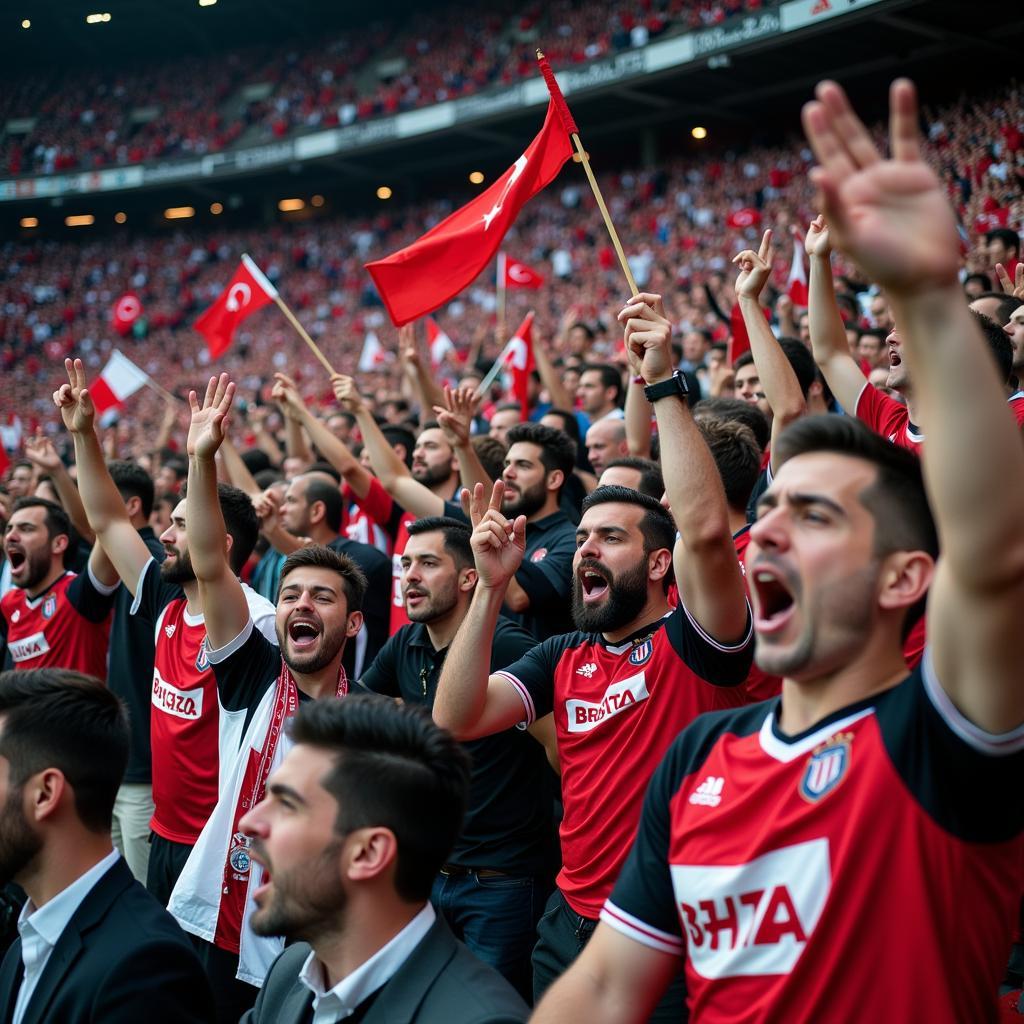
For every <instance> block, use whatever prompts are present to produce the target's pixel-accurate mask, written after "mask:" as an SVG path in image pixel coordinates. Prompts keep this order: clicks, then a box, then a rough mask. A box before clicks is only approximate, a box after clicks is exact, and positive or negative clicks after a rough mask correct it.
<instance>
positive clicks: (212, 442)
mask: <svg viewBox="0 0 1024 1024" xmlns="http://www.w3.org/2000/svg"><path fill="white" fill-rule="evenodd" d="M234 397H235V385H234V382H233V381H231V380H229V379H228V375H227V374H226V373H222V374H221V375H220V376H219V377H211V378H210V382H209V384H207V386H206V395H205V396H204V398H203V404H202V405H200V404H199V401H198V399H197V397H196V393H195V392H194V391H190V392H189V394H188V403H189V406H190V407H191V409H192V422H191V423H190V424H189V427H188V440H187V441H186V442H185V447H186V450H187V451H188V454H189V457H192V456H195V457H196V458H199V459H212V458H213V456H214V455H216V453H217V449H218V448H220V446H221V443H222V442H223V440H224V424H225V420H226V419H227V415H228V411H229V410H230V408H231V402H232V400H233V399H234Z"/></svg>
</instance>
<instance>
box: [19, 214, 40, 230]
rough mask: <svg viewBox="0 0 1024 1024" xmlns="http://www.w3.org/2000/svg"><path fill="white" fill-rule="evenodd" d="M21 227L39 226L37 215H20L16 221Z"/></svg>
mask: <svg viewBox="0 0 1024 1024" xmlns="http://www.w3.org/2000/svg"><path fill="white" fill-rule="evenodd" d="M18 223H20V224H21V226H22V227H23V228H37V227H39V218H38V217H22V218H21V220H20V221H19V222H18Z"/></svg>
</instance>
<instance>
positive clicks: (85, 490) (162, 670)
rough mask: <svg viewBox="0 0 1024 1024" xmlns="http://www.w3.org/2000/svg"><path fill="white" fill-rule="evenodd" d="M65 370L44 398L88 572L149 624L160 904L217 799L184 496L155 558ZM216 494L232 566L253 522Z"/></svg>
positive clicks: (237, 494) (153, 845) (263, 603)
mask: <svg viewBox="0 0 1024 1024" xmlns="http://www.w3.org/2000/svg"><path fill="white" fill-rule="evenodd" d="M65 367H66V369H67V372H68V381H69V382H68V383H67V384H64V385H62V386H61V387H60V388H59V389H58V390H57V391H56V392H55V393H54V401H55V403H56V404H57V406H58V408H60V411H61V416H62V417H63V419H64V425H65V426H66V427H67V429H68V431H69V432H70V433H71V436H72V437H73V438H74V442H75V461H76V462H77V464H78V484H79V492H80V494H81V496H82V504H83V505H84V506H85V512H86V515H87V516H88V518H89V525H90V526H91V527H92V528H93V530H94V532H95V534H96V541H97V545H99V546H100V547H102V549H103V551H104V552H105V553H106V555H107V558H108V559H109V562H110V564H111V565H112V566H113V570H114V572H109V569H107V570H103V569H100V570H98V572H97V574H96V575H97V579H98V581H99V583H101V584H104V585H106V586H108V587H110V588H111V589H113V587H114V585H115V584H116V583H117V582H118V578H120V579H121V580H122V581H123V582H124V585H125V586H126V587H127V588H128V590H129V591H130V592H131V593H132V595H133V596H134V602H133V604H132V607H131V612H132V614H133V615H139V616H142V618H143V620H144V621H146V622H149V623H152V626H153V631H154V632H153V635H154V637H155V647H154V655H153V676H152V689H151V706H150V745H151V749H152V754H153V819H152V822H151V824H150V827H151V828H152V830H153V835H152V839H151V842H150V855H149V865H148V867H147V873H146V887H147V888H148V889H149V891H150V892H151V893H153V895H154V896H155V897H156V898H157V899H158V900H160V902H161V903H164V904H166V903H167V900H168V899H169V898H170V895H171V890H172V889H173V888H174V883H175V881H176V880H177V877H178V874H179V873H180V871H181V868H182V866H183V865H184V863H185V861H186V859H187V858H188V855H189V853H190V852H191V850H192V846H193V844H194V843H195V841H196V839H197V838H198V837H199V833H200V832H201V831H202V828H203V825H205V824H206V820H207V818H209V816H210V812H211V811H212V810H213V806H214V804H215V803H216V802H217V779H218V772H219V758H218V748H217V721H218V703H217V685H216V681H215V680H214V677H213V671H212V670H211V668H210V663H209V660H208V658H207V646H208V645H207V642H206V625H205V622H204V619H203V607H202V605H201V604H200V602H199V584H198V583H197V582H196V578H195V573H194V572H193V571H192V563H191V561H190V559H189V552H188V545H187V538H186V534H185V514H186V502H185V501H184V500H182V501H179V502H178V504H177V506H176V507H175V509H174V512H173V514H172V516H171V525H170V527H169V528H168V529H167V530H166V531H165V532H164V533H163V534H162V535H161V537H160V541H161V543H162V544H163V546H164V550H165V551H166V553H167V557H166V558H165V559H164V561H163V562H162V563H159V564H158V563H157V561H156V560H155V559H154V558H153V556H152V554H151V553H150V551H149V549H148V548H147V547H146V542H145V540H144V539H143V538H142V537H140V536H139V532H138V530H136V528H135V526H134V525H133V524H132V520H131V518H130V516H129V514H128V511H127V509H126V508H125V503H124V500H123V499H122V497H121V495H120V493H119V492H118V489H117V485H116V484H115V483H114V481H113V479H112V478H111V476H110V473H109V471H108V470H107V465H106V460H105V459H104V456H103V451H102V449H101V448H100V442H99V438H98V437H97V435H96V427H95V409H94V407H93V404H92V399H91V398H90V397H89V391H88V387H87V381H86V376H85V368H84V367H83V365H82V361H81V360H80V359H76V360H75V361H74V363H72V362H71V360H66V362H65ZM218 493H219V497H220V502H221V509H222V514H223V516H224V521H225V523H226V524H227V529H228V536H229V537H230V558H231V564H232V566H233V567H234V568H235V571H236V572H237V571H238V570H240V569H241V567H242V566H243V565H244V564H245V562H246V559H247V558H248V557H249V555H250V553H251V552H252V549H253V546H254V545H255V543H256V538H257V536H258V534H259V523H258V521H257V519H256V513H255V511H254V510H253V507H252V502H251V501H250V500H249V498H248V497H247V496H246V495H245V494H244V493H243V492H242V491H240V490H238V489H237V488H235V487H228V486H227V485H222V486H221V487H220V489H219V492H218ZM94 565H95V563H94ZM104 572H109V575H107V576H104V575H102V574H103V573H104ZM115 573H116V575H115ZM245 595H246V599H247V601H248V603H249V607H250V608H251V610H252V615H253V619H254V621H255V622H256V624H257V627H258V628H259V629H260V630H261V632H263V633H264V634H265V635H266V636H267V637H270V638H274V639H275V641H276V633H275V632H274V606H273V605H272V604H271V603H270V602H269V601H267V600H266V599H265V598H262V597H260V596H259V595H258V594H257V593H255V591H252V590H250V589H248V588H245Z"/></svg>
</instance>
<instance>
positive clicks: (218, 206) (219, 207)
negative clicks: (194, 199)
mask: <svg viewBox="0 0 1024 1024" xmlns="http://www.w3.org/2000/svg"><path fill="white" fill-rule="evenodd" d="M223 212H224V204H223V203H210V213H212V214H213V215H214V216H216V215H217V214H218V213H223Z"/></svg>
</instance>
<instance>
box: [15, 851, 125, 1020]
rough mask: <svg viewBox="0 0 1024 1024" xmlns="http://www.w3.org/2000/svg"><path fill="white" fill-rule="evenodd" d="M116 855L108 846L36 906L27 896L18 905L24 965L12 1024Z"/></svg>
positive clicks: (22, 1013) (23, 1012) (114, 862)
mask: <svg viewBox="0 0 1024 1024" xmlns="http://www.w3.org/2000/svg"><path fill="white" fill-rule="evenodd" d="M120 856H121V855H120V854H119V853H118V852H117V850H111V851H110V853H108V854H107V855H106V857H104V858H103V860H101V861H100V862H99V863H98V864H94V865H93V866H92V867H91V868H89V870H88V871H86V873H85V874H84V875H81V876H80V877H79V878H77V879H76V880H75V881H74V882H72V883H71V884H70V885H69V886H68V887H67V888H66V889H63V890H61V891H60V892H59V893H57V895H56V896H54V897H53V899H52V900H50V901H49V902H48V903H44V904H43V906H41V907H39V908H38V909H36V905H35V904H34V903H33V902H32V900H31V899H30V900H29V901H28V902H27V903H26V904H25V906H24V907H22V908H21V914H20V916H19V917H18V934H19V935H20V936H21V961H22V963H23V964H24V965H25V976H24V978H22V981H21V988H20V989H18V1000H17V1002H16V1003H15V1004H14V1016H13V1018H12V1019H11V1020H12V1024H21V1021H22V1018H23V1017H24V1016H25V1010H26V1008H27V1007H28V1004H29V1000H30V999H31V998H32V993H33V992H35V990H36V985H38V984H39V979H40V977H41V976H42V973H43V971H44V970H45V969H46V963H47V961H48V960H49V959H50V954H51V953H52V952H53V947H54V946H56V945H57V941H58V939H60V937H61V935H62V934H63V933H64V929H65V928H66V927H67V926H68V922H69V921H70V920H71V918H73V917H74V916H75V911H76V910H78V908H79V907H80V906H81V905H82V901H83V900H84V899H85V897H86V896H88V895H89V893H90V892H92V890H93V886H95V885H96V883H97V882H98V881H99V880H100V879H101V878H102V877H103V876H104V875H105V874H106V873H107V872H108V871H109V870H110V869H111V868H112V867H113V866H114V865H115V864H116V863H117V859H118V857H120Z"/></svg>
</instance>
